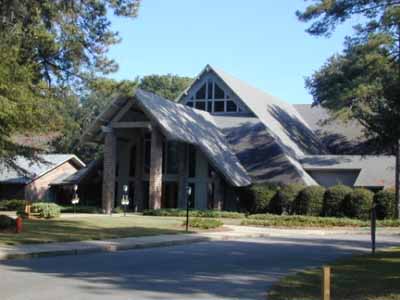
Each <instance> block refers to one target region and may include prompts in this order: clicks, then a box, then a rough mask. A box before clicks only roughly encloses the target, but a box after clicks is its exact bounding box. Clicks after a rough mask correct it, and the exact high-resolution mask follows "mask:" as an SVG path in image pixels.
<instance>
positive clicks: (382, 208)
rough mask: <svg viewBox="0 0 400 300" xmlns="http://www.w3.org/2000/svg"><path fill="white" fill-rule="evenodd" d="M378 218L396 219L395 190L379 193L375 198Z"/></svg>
mask: <svg viewBox="0 0 400 300" xmlns="http://www.w3.org/2000/svg"><path fill="white" fill-rule="evenodd" d="M374 202H375V205H376V206H375V208H376V217H377V218H378V219H379V220H383V219H394V218H395V217H396V193H395V192H394V191H393V190H383V191H379V192H377V193H376V194H375V196H374Z"/></svg>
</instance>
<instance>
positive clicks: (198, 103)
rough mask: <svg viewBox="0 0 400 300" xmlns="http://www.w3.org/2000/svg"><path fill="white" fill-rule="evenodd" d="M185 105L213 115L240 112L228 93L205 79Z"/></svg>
mask: <svg viewBox="0 0 400 300" xmlns="http://www.w3.org/2000/svg"><path fill="white" fill-rule="evenodd" d="M186 105H187V106H190V107H194V108H197V109H200V110H204V111H208V112H209V113H215V114H219V113H222V114H223V113H234V112H241V109H240V107H239V106H238V105H237V103H236V102H235V101H234V100H233V99H232V97H231V96H230V95H229V92H227V91H225V90H224V89H223V88H222V87H221V86H220V84H219V83H217V82H216V81H215V80H213V79H207V80H206V81H205V82H204V83H203V84H202V85H201V86H200V87H199V88H198V89H197V90H196V91H195V92H194V93H193V94H191V96H190V97H189V99H188V100H186Z"/></svg>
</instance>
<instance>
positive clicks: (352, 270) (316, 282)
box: [268, 248, 400, 300]
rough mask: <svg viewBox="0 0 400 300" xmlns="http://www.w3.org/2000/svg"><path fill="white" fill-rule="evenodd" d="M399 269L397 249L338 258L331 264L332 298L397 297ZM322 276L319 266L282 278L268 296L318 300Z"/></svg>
mask: <svg viewBox="0 0 400 300" xmlns="http://www.w3.org/2000/svg"><path fill="white" fill-rule="evenodd" d="M399 268H400V248H396V249H391V250H386V251H382V252H379V253H377V254H376V255H362V256H356V257H353V258H350V259H341V260H338V261H337V262H335V263H333V264H332V288H331V293H332V299H343V300H350V299H351V300H353V299H355V300H357V299H400V285H399V280H400V273H399ZM321 278H322V275H321V270H320V269H309V270H305V271H303V272H300V273H297V274H295V275H291V276H288V277H285V278H283V279H282V280H281V281H280V282H279V283H278V284H276V285H274V286H273V287H272V289H271V290H270V292H269V294H268V299H270V300H283V299H304V300H308V299H310V300H311V299H318V298H319V297H320V296H321V294H320V286H321V280H322V279H321Z"/></svg>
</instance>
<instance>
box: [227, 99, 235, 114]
mask: <svg viewBox="0 0 400 300" xmlns="http://www.w3.org/2000/svg"><path fill="white" fill-rule="evenodd" d="M236 110H237V106H236V103H235V102H233V101H227V102H226V111H227V112H236Z"/></svg>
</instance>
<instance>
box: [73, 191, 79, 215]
mask: <svg viewBox="0 0 400 300" xmlns="http://www.w3.org/2000/svg"><path fill="white" fill-rule="evenodd" d="M71 203H72V205H73V206H74V214H76V205H77V204H78V203H79V197H78V185H77V184H74V196H73V197H72V200H71Z"/></svg>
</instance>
